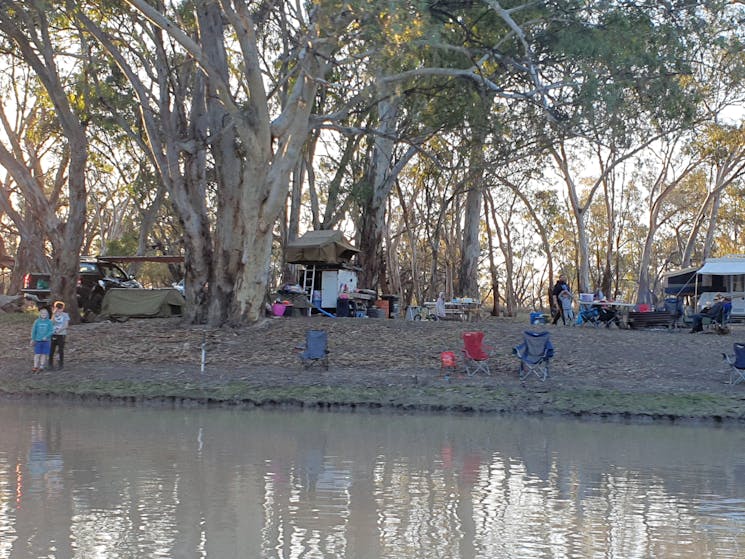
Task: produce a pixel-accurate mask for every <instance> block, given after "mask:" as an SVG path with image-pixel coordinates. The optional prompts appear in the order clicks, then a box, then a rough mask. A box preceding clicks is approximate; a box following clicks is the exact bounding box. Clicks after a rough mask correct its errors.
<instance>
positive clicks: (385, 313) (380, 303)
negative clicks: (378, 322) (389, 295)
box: [375, 299, 390, 318]
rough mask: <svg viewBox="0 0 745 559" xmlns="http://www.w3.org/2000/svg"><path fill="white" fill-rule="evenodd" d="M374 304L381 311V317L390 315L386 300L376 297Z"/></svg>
mask: <svg viewBox="0 0 745 559" xmlns="http://www.w3.org/2000/svg"><path fill="white" fill-rule="evenodd" d="M375 306H376V307H378V308H379V309H381V310H382V311H383V318H388V317H389V316H390V314H389V313H388V301H386V300H384V299H378V300H377V301H375Z"/></svg>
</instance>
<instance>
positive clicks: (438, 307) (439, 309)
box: [435, 291, 446, 320]
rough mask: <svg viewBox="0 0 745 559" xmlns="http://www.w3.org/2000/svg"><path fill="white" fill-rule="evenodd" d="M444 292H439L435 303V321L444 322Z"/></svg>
mask: <svg viewBox="0 0 745 559" xmlns="http://www.w3.org/2000/svg"><path fill="white" fill-rule="evenodd" d="M445 314H446V313H445V292H444V291H440V294H439V295H438V296H437V301H436V302H435V317H436V318H437V320H445Z"/></svg>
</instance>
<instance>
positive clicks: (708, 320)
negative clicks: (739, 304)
mask: <svg viewBox="0 0 745 559" xmlns="http://www.w3.org/2000/svg"><path fill="white" fill-rule="evenodd" d="M731 314H732V303H731V302H729V301H726V302H725V303H724V305H722V312H720V313H719V315H718V316H713V317H704V320H703V321H702V325H703V326H704V327H707V328H710V329H714V331H715V332H716V333H717V334H729V322H730V315H731Z"/></svg>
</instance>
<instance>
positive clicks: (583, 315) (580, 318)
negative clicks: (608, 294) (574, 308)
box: [577, 304, 600, 328]
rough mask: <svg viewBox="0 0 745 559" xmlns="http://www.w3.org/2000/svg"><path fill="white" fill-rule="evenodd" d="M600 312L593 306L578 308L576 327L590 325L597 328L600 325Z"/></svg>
mask: <svg viewBox="0 0 745 559" xmlns="http://www.w3.org/2000/svg"><path fill="white" fill-rule="evenodd" d="M599 318H600V311H599V310H598V309H597V307H596V306H595V305H582V304H580V306H579V314H578V315H577V326H584V325H585V324H590V325H591V326H594V327H595V328H597V327H598V326H599V325H600V322H599Z"/></svg>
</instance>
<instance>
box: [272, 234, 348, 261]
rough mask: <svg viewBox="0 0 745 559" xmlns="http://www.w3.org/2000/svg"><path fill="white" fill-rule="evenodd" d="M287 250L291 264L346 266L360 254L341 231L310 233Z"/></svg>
mask: <svg viewBox="0 0 745 559" xmlns="http://www.w3.org/2000/svg"><path fill="white" fill-rule="evenodd" d="M285 250H286V256H287V262H288V263H290V264H344V263H346V262H349V260H351V258H352V257H353V256H354V255H355V254H357V253H358V252H359V250H357V249H356V248H354V247H353V246H352V245H351V244H350V243H349V241H348V240H347V239H345V238H344V235H343V234H342V232H341V231H308V232H307V233H306V234H305V235H303V236H302V237H300V238H299V239H296V240H294V241H292V242H291V243H287V247H286V249H285Z"/></svg>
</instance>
